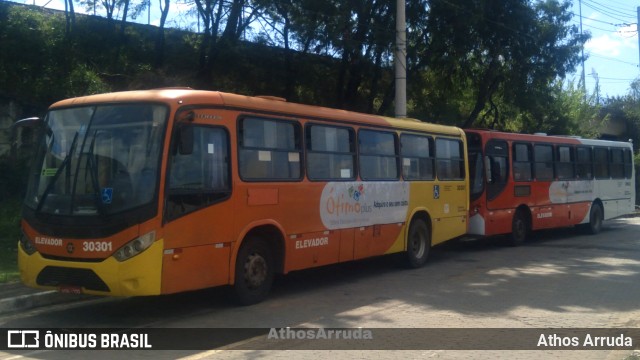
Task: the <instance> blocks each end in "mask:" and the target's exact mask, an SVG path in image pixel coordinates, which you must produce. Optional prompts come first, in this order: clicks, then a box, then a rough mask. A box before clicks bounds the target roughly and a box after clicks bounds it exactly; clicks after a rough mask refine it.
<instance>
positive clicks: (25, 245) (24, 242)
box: [20, 231, 36, 255]
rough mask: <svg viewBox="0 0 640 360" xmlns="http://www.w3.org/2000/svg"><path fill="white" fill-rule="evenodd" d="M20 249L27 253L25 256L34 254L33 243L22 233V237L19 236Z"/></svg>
mask: <svg viewBox="0 0 640 360" xmlns="http://www.w3.org/2000/svg"><path fill="white" fill-rule="evenodd" d="M20 247H21V248H22V250H23V251H24V252H25V253H27V255H31V254H33V253H34V252H36V247H35V246H33V243H31V240H29V237H27V234H25V233H24V231H23V232H22V236H20Z"/></svg>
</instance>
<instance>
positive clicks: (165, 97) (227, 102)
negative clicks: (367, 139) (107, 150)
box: [50, 88, 463, 136]
mask: <svg viewBox="0 0 640 360" xmlns="http://www.w3.org/2000/svg"><path fill="white" fill-rule="evenodd" d="M143 101H152V102H165V103H168V102H175V103H179V104H180V105H181V106H189V105H192V106H198V105H209V106H212V105H213V106H221V107H230V108H236V109H247V110H254V111H262V112H268V113H274V114H282V115H288V116H300V117H307V118H314V119H322V120H335V121H344V122H353V123H358V124H367V125H374V126H391V127H394V128H402V129H408V130H416V131H429V132H436V133H440V134H445V135H452V136H462V135H463V131H462V129H460V128H457V127H454V126H446V125H437V124H432V123H427V122H423V121H420V120H416V119H396V118H391V117H385V116H379V115H370V114H363V113H358V112H352V111H347V110H339V109H331V108H327V107H321V106H313V105H304V104H298V103H291V102H287V101H285V100H284V99H279V98H275V97H270V96H264V97H261V96H245V95H238V94H231V93H224V92H219V91H206V90H193V89H190V88H163V89H153V90H136V91H122V92H112V93H104V94H97V95H88V96H82V97H76V98H71V99H66V100H62V101H58V102H56V103H54V104H53V105H51V107H50V109H55V108H61V107H71V106H79V105H90V104H97V103H124V102H143Z"/></svg>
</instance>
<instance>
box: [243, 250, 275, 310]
mask: <svg viewBox="0 0 640 360" xmlns="http://www.w3.org/2000/svg"><path fill="white" fill-rule="evenodd" d="M273 266H274V262H273V255H272V254H271V249H270V248H269V245H268V244H267V243H266V242H265V241H264V240H261V239H259V238H251V239H247V240H246V242H245V243H244V244H242V246H241V247H240V250H239V251H238V257H237V259H236V276H235V284H234V290H235V295H236V300H237V301H238V303H240V304H241V305H253V304H257V303H259V302H261V301H262V300H264V299H265V298H266V297H267V295H268V294H269V290H270V289H271V285H272V284H273V276H274V275H273V274H274V272H273Z"/></svg>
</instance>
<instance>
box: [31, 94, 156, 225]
mask: <svg viewBox="0 0 640 360" xmlns="http://www.w3.org/2000/svg"><path fill="white" fill-rule="evenodd" d="M166 120H167V109H166V107H164V106H160V105H152V104H119V105H97V106H83V107H74V108H65V109H55V110H51V111H50V112H49V113H48V114H47V117H46V120H45V124H46V125H45V127H46V129H45V131H44V134H43V136H42V140H41V143H40V144H39V149H38V152H37V154H36V157H35V159H36V160H35V164H34V172H33V174H32V176H31V179H30V184H29V187H28V190H27V196H26V200H25V204H26V205H27V206H28V207H30V208H32V209H34V210H35V211H36V212H41V213H46V214H52V215H81V216H82V215H84V216H90V215H109V214H114V213H118V212H122V211H125V210H129V209H132V208H135V207H138V206H141V205H144V204H147V203H149V202H151V201H152V200H153V199H154V195H155V191H156V188H157V179H158V178H159V176H158V169H159V165H160V159H159V157H160V154H161V151H160V150H161V147H162V135H163V133H164V127H165V123H166Z"/></svg>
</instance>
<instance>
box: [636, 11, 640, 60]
mask: <svg viewBox="0 0 640 360" xmlns="http://www.w3.org/2000/svg"><path fill="white" fill-rule="evenodd" d="M637 10H638V21H636V32H637V33H638V60H640V6H638V7H637ZM638 63H639V64H640V61H639V62H638Z"/></svg>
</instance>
